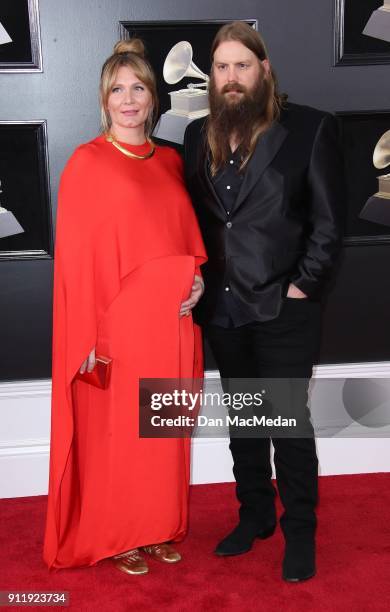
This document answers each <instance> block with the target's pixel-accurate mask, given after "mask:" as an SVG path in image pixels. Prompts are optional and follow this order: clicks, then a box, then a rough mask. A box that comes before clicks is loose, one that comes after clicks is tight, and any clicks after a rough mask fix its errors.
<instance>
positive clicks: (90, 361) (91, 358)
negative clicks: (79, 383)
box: [80, 347, 96, 374]
mask: <svg viewBox="0 0 390 612" xmlns="http://www.w3.org/2000/svg"><path fill="white" fill-rule="evenodd" d="M95 363H96V353H95V347H94V348H93V349H92V351H91V352H90V353H89V355H88V357H87V359H86V360H85V361H83V363H82V364H81V368H80V374H84V372H85V370H87V371H88V372H92V370H93V369H94V367H95Z"/></svg>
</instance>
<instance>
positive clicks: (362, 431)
mask: <svg viewBox="0 0 390 612" xmlns="http://www.w3.org/2000/svg"><path fill="white" fill-rule="evenodd" d="M384 377H387V378H390V362H379V363H366V364H364V363H360V364H357V363H356V364H337V365H330V366H317V367H316V368H315V370H314V374H313V378H314V379H324V378H340V379H349V378H365V379H375V378H384ZM314 382H315V380H314ZM218 384H219V375H218V372H207V374H206V390H212V389H213V388H214V387H215V385H218ZM50 396H51V381H50V380H39V381H19V382H9V383H0V414H1V424H2V425H1V431H0V498H5V497H24V496H30V495H45V494H46V493H47V482H48V464H49V429H50ZM333 399H334V398H333ZM314 403H315V411H316V412H317V411H318V413H319V414H320V415H321V430H322V429H324V430H325V432H328V433H329V435H332V436H334V435H335V434H337V432H341V433H338V435H341V436H343V437H337V438H335V437H321V438H317V449H318V456H319V462H320V474H321V475H331V474H358V473H372V472H390V452H389V442H388V437H390V433H389V434H387V433H386V431H387V429H383V428H382V436H383V435H388V437H373V434H374V433H377V432H376V431H374V430H373V428H372V427H371V428H370V427H362V426H360V425H359V424H358V423H351V421H350V420H348V419H346V420H345V422H343V421H342V419H341V420H340V410H339V411H338V413H337V416H335V411H333V415H332V412H331V411H330V410H329V405H322V404H323V403H324V398H323V397H321V394H319V395H318V398H317V402H314ZM334 404H337V402H334V401H333V405H334ZM312 411H313V406H312ZM336 412H337V411H336ZM383 432H384V434H383ZM232 480H233V475H232V460H231V456H230V452H229V448H228V440H227V439H226V438H196V439H194V440H193V444H192V483H193V484H202V483H213V482H230V481H232Z"/></svg>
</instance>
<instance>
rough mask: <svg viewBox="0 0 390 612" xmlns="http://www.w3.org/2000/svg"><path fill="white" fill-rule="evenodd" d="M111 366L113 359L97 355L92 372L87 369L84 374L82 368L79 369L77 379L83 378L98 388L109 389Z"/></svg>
mask: <svg viewBox="0 0 390 612" xmlns="http://www.w3.org/2000/svg"><path fill="white" fill-rule="evenodd" d="M111 367H112V359H110V358H109V357H104V356H103V355H99V356H96V363H95V367H94V369H93V370H92V372H87V370H85V372H84V374H80V370H78V372H77V374H76V376H75V379H76V380H82V381H83V382H85V383H88V384H89V385H92V386H94V387H97V388H98V389H107V387H108V385H109V384H110V378H111Z"/></svg>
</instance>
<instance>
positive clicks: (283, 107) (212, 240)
mask: <svg viewBox="0 0 390 612" xmlns="http://www.w3.org/2000/svg"><path fill="white" fill-rule="evenodd" d="M211 57H212V70H211V77H210V88H209V98H210V115H209V117H208V118H206V119H204V118H203V119H199V120H195V121H194V122H192V123H191V124H190V125H189V126H188V128H187V130H186V134H185V141H184V148H185V169H186V180H187V185H188V188H189V191H190V193H191V196H192V200H193V203H194V207H195V210H196V212H197V216H198V219H199V222H200V225H201V229H202V232H203V238H204V241H205V244H206V249H207V251H208V258H209V259H208V262H207V263H206V264H205V266H204V267H203V274H204V281H205V287H206V290H205V294H204V296H203V298H202V299H201V300H200V302H199V305H198V306H197V308H196V310H195V316H196V319H197V321H198V322H199V323H200V324H201V325H202V326H203V327H204V330H205V333H206V337H207V338H208V341H209V344H210V346H211V349H212V351H213V353H214V356H215V359H216V362H217V365H218V368H219V370H220V373H221V376H222V378H223V379H229V378H235V379H237V378H252V379H253V378H256V377H262V378H270V379H274V378H280V379H284V380H286V379H300V380H303V379H305V380H306V381H307V384H305V385H304V389H303V392H302V389H301V395H300V397H301V412H300V418H301V420H302V419H303V420H304V421H305V420H306V422H305V423H304V425H305V427H306V431H310V432H311V434H309V435H305V437H303V436H301V437H277V436H276V437H272V442H273V446H274V449H275V456H274V461H275V469H276V478H277V485H278V491H279V494H280V497H281V501H282V503H283V506H284V513H283V516H282V517H281V520H280V523H281V527H282V530H283V533H284V536H285V542H286V546H285V554H284V560H283V578H284V579H285V580H288V581H298V580H304V579H307V578H310V577H312V576H314V574H315V530H316V514H315V506H316V503H317V482H318V461H317V456H316V448H315V440H314V435H313V429H312V426H311V423H310V418H309V411H308V410H307V407H306V401H307V386H308V381H309V379H310V377H311V375H312V367H313V364H314V363H315V362H316V358H317V354H318V349H319V342H320V317H321V306H320V298H321V295H322V293H323V289H324V285H325V283H326V281H327V280H328V277H329V273H330V272H331V269H332V267H333V266H334V262H335V260H336V257H337V255H338V252H339V250H340V246H341V238H342V229H341V226H342V218H343V215H342V209H343V206H344V181H343V172H342V160H341V156H340V152H339V146H338V134H337V124H336V120H335V118H334V117H333V116H332V115H330V114H328V113H325V112H321V111H318V110H316V109H313V108H309V107H306V106H299V105H295V104H290V103H287V102H286V99H285V97H283V96H281V95H279V93H278V91H277V84H276V79H275V75H274V73H273V70H272V68H271V66H270V63H269V59H268V56H267V52H266V50H265V47H264V43H263V41H262V39H261V38H260V36H259V35H258V33H257V32H255V31H254V30H253V29H252V28H250V27H249V26H248V25H247V24H245V23H242V22H234V23H231V24H227V25H225V26H223V28H221V30H220V31H219V32H218V33H217V36H216V38H215V40H214V43H213V46H212V51H211ZM230 449H231V452H232V456H233V463H234V467H233V472H234V476H235V479H236V482H237V489H236V490H237V497H238V500H239V502H240V510H239V523H238V525H237V526H236V528H235V529H234V530H233V531H232V532H231V533H230V534H229V535H227V537H226V538H224V539H223V540H222V541H221V542H220V543H219V544H218V546H217V548H216V551H215V552H216V554H218V555H221V556H222V555H237V554H241V553H245V552H247V551H248V550H250V549H251V547H252V545H253V542H254V540H255V538H256V537H259V538H266V537H269V536H271V535H272V534H273V532H274V529H275V523H276V514H275V503H274V497H275V491H274V488H273V486H272V483H271V463H270V438H267V437H232V435H231V441H230Z"/></svg>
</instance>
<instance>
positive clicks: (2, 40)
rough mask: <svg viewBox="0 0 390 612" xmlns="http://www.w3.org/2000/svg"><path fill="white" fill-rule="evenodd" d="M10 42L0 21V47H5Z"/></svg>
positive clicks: (10, 39)
mask: <svg viewBox="0 0 390 612" xmlns="http://www.w3.org/2000/svg"><path fill="white" fill-rule="evenodd" d="M10 42H12V38H11V37H10V35H9V34H8V32H7V30H6V29H5V27H4V26H3V24H2V23H1V21H0V45H5V44H7V43H10Z"/></svg>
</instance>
